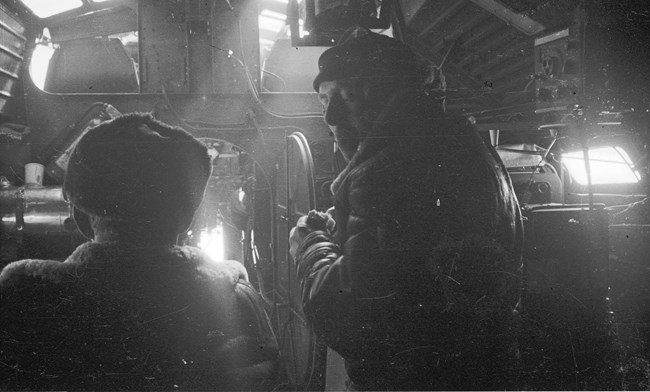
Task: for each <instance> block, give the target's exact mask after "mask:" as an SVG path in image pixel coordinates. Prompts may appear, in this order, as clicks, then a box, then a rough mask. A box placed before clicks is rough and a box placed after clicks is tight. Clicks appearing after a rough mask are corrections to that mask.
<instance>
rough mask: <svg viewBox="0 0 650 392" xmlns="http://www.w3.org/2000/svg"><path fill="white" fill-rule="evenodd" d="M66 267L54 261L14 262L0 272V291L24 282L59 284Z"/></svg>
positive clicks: (29, 260) (63, 278)
mask: <svg viewBox="0 0 650 392" xmlns="http://www.w3.org/2000/svg"><path fill="white" fill-rule="evenodd" d="M66 267H67V266H65V265H64V263H63V262H61V261H56V260H41V259H24V260H18V261H14V262H12V263H10V264H8V265H7V266H5V267H4V268H3V269H2V272H0V289H3V290H4V289H10V288H13V287H16V286H19V285H21V284H24V282H25V281H36V280H38V281H42V282H51V283H53V284H56V283H61V282H62V281H63V280H65V277H66V273H65V270H66Z"/></svg>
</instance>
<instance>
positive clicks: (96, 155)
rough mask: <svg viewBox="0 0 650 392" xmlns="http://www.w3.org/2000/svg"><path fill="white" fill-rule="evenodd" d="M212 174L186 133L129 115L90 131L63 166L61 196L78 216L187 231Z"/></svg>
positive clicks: (200, 150)
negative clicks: (69, 203)
mask: <svg viewBox="0 0 650 392" xmlns="http://www.w3.org/2000/svg"><path fill="white" fill-rule="evenodd" d="M211 170H212V165H211V160H210V156H209V155H208V152H207V148H206V146H205V145H203V144H202V143H201V142H200V141H198V140H197V139H195V138H194V137H193V136H192V135H190V134H189V133H187V132H186V131H184V130H182V129H181V128H178V127H172V126H169V125H167V124H164V123H162V122H160V121H158V120H156V119H154V118H153V117H152V116H151V115H150V114H145V113H131V114H127V115H123V116H121V117H118V118H115V119H113V120H110V121H106V122H104V123H102V124H100V125H98V126H96V127H95V128H92V129H90V130H89V131H88V132H87V133H86V134H85V135H84V136H83V137H82V138H81V140H79V142H78V143H77V145H76V146H75V149H74V151H73V153H72V155H71V157H70V160H69V162H68V167H67V171H66V175H65V180H64V184H63V190H64V194H65V196H66V197H67V199H68V200H69V201H70V202H71V203H72V205H73V206H74V207H75V208H76V209H78V210H80V211H81V212H83V213H85V214H88V215H94V216H99V217H106V218H109V219H115V220H120V221H126V222H133V223H136V224H143V225H151V224H152V225H154V226H155V225H162V226H163V227H167V228H169V227H175V228H176V229H177V232H178V233H180V232H183V231H185V230H187V228H188V227H187V226H188V225H189V223H190V222H191V219H192V217H193V215H194V213H195V211H196V209H197V208H198V207H199V205H200V204H201V201H202V199H203V194H204V192H205V189H206V185H207V182H208V179H209V177H210V172H211Z"/></svg>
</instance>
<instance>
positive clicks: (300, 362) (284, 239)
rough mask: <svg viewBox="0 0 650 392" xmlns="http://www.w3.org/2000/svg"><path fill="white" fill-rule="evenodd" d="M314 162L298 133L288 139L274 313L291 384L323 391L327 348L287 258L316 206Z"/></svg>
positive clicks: (280, 180)
mask: <svg viewBox="0 0 650 392" xmlns="http://www.w3.org/2000/svg"><path fill="white" fill-rule="evenodd" d="M314 178H315V177H314V163H313V159H312V155H311V151H310V149H309V144H308V143H307V139H306V138H305V136H304V135H303V134H302V133H300V132H295V133H292V134H290V135H288V136H287V138H286V150H285V156H284V159H283V162H282V164H281V166H280V168H279V171H278V175H277V181H276V198H275V200H276V203H275V208H276V216H277V217H279V219H276V222H275V225H276V233H277V237H278V238H277V241H276V244H277V249H276V251H277V258H276V265H275V270H274V281H275V284H274V295H275V304H276V306H275V315H274V317H273V322H274V323H275V324H276V328H277V330H276V331H277V335H278V340H279V343H280V346H281V352H282V355H283V358H284V365H285V370H286V377H287V382H288V384H289V387H290V388H295V389H296V390H323V388H324V382H325V369H326V368H325V362H326V361H325V359H326V348H325V346H324V345H322V344H319V343H318V342H317V340H316V337H315V336H314V334H313V333H312V331H311V328H310V327H309V325H308V324H307V320H306V318H305V316H304V314H303V311H302V304H301V295H300V282H299V281H298V278H297V276H296V269H295V265H294V261H293V260H292V258H291V256H290V255H289V242H288V238H289V231H290V230H291V229H292V228H293V227H294V225H295V224H296V222H297V220H298V218H300V217H301V216H303V215H306V214H307V213H308V212H309V211H310V210H312V209H314V208H315V207H316V188H315V181H314Z"/></svg>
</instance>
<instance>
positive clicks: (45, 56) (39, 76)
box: [29, 45, 54, 90]
mask: <svg viewBox="0 0 650 392" xmlns="http://www.w3.org/2000/svg"><path fill="white" fill-rule="evenodd" d="M52 54H54V48H52V47H51V46H48V45H36V47H35V48H34V52H33V53H32V60H31V62H30V64H29V74H30V75H31V77H32V81H33V82H34V84H35V85H36V87H38V88H40V89H41V90H43V89H44V88H45V76H46V75H47V68H48V66H49V65H50V59H51V58H52Z"/></svg>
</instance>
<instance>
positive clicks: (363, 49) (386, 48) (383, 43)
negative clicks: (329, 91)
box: [313, 29, 428, 91]
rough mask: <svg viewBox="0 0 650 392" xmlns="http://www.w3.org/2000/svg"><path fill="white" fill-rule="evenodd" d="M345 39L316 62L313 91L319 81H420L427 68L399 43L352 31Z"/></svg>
mask: <svg viewBox="0 0 650 392" xmlns="http://www.w3.org/2000/svg"><path fill="white" fill-rule="evenodd" d="M348 34H349V35H350V37H349V38H347V39H346V38H343V39H342V40H341V43H340V44H339V45H337V46H334V47H332V48H330V49H327V50H326V51H325V52H323V54H322V55H321V56H320V58H319V59H318V70H319V73H318V75H317V76H316V78H315V79H314V84H313V87H314V90H316V91H318V88H319V86H320V84H321V83H322V82H326V81H332V80H339V79H347V78H354V77H390V78H397V77H399V78H402V79H409V78H412V79H413V80H414V81H424V79H426V77H427V76H428V75H427V69H426V67H425V66H424V65H423V63H422V62H420V61H419V59H418V58H417V56H416V55H415V53H413V51H412V50H411V49H410V48H409V47H408V46H407V45H406V44H404V43H403V42H402V41H399V40H397V39H394V38H390V37H387V36H385V35H381V34H377V33H373V32H370V31H366V30H361V29H357V30H353V31H350V32H349V33H348Z"/></svg>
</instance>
